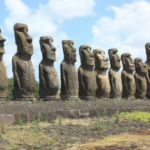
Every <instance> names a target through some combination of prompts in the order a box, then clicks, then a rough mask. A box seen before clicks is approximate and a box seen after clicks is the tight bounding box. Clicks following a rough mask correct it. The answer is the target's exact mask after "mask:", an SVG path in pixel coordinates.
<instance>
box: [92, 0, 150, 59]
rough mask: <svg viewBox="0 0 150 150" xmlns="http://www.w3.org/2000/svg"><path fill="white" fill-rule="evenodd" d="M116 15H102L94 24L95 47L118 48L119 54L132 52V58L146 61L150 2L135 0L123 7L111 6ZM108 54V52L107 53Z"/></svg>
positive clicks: (93, 44) (149, 38)
mask: <svg viewBox="0 0 150 150" xmlns="http://www.w3.org/2000/svg"><path fill="white" fill-rule="evenodd" d="M107 9H108V10H110V11H112V12H113V13H114V17H113V18H111V17H107V16H104V17H100V19H99V20H98V21H97V22H96V23H95V24H94V25H93V27H92V31H93V34H94V37H93V39H92V46H93V48H103V49H104V50H105V51H106V54H107V53H108V52H107V51H108V49H109V48H118V51H119V54H120V55H121V54H123V53H125V52H130V53H131V54H132V58H135V57H142V58H143V60H144V61H145V58H146V56H145V43H147V42H150V30H149V27H150V26H149V25H150V15H149V14H150V3H148V2H147V1H135V2H133V3H130V4H123V5H122V6H121V7H116V6H110V7H108V8H107ZM107 55H108V54H107Z"/></svg>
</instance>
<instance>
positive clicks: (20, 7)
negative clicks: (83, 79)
mask: <svg viewBox="0 0 150 150" xmlns="http://www.w3.org/2000/svg"><path fill="white" fill-rule="evenodd" d="M4 2H5V6H6V9H7V11H9V14H8V16H7V17H6V18H5V20H4V26H3V27H2V30H3V31H4V32H5V33H11V34H12V36H14V33H13V32H14V31H13V26H14V24H15V23H25V24H27V25H28V28H29V34H30V35H31V37H32V38H33V46H34V55H33V56H32V61H33V65H34V68H35V73H36V78H37V80H38V64H39V63H40V61H41V59H42V57H41V51H40V45H39V38H40V36H45V35H49V36H52V37H53V39H54V45H55V47H56V48H57V52H56V54H57V61H56V62H55V66H56V69H57V72H58V73H59V72H60V63H61V61H62V60H63V51H62V45H61V41H62V40H63V39H69V36H68V35H67V33H65V32H64V31H63V30H62V29H61V26H62V23H63V21H65V20H66V19H72V18H74V17H84V16H87V15H93V14H94V10H93V9H94V5H95V3H94V0H88V1H87V0H49V2H48V4H45V5H43V4H39V7H38V8H37V9H31V8H30V7H29V6H27V5H25V4H24V3H23V2H22V1H21V0H5V1H4ZM11 38H12V37H10V36H7V46H6V52H7V55H5V57H4V59H5V58H6V59H8V57H9V60H10V59H11V58H12V56H13V55H14V54H15V53H16V50H17V48H16V45H15V41H14V40H12V39H11ZM13 38H14V37H13ZM6 65H7V66H9V67H8V68H7V70H8V76H9V77H11V76H12V73H10V72H12V68H11V61H7V60H6ZM10 69H11V70H10Z"/></svg>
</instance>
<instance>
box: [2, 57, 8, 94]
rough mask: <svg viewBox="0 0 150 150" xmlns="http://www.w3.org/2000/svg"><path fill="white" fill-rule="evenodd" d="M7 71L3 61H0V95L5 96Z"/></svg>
mask: <svg viewBox="0 0 150 150" xmlns="http://www.w3.org/2000/svg"><path fill="white" fill-rule="evenodd" d="M7 86H8V79H7V71H6V66H5V63H4V61H3V60H2V61H0V97H6V94H7Z"/></svg>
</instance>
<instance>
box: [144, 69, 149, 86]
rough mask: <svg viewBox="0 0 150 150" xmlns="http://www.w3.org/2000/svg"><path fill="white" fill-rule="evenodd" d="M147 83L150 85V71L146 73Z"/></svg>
mask: <svg viewBox="0 0 150 150" xmlns="http://www.w3.org/2000/svg"><path fill="white" fill-rule="evenodd" d="M145 77H146V81H147V83H148V84H150V79H149V74H148V69H147V72H146V76H145Z"/></svg>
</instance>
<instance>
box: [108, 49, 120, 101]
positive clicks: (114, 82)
mask: <svg viewBox="0 0 150 150" xmlns="http://www.w3.org/2000/svg"><path fill="white" fill-rule="evenodd" d="M108 54H109V58H110V64H111V68H110V69H109V81H110V86H111V92H110V98H119V99H120V98H121V97H122V80H121V76H120V74H119V69H120V67H121V66H120V57H119V55H118V50H117V49H116V48H113V49H109V50H108Z"/></svg>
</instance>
